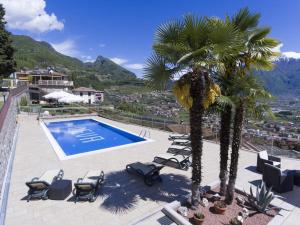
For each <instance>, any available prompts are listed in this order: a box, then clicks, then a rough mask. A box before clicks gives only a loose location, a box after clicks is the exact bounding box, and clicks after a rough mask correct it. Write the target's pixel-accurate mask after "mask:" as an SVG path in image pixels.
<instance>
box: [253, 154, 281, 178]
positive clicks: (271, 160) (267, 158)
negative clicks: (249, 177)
mask: <svg viewBox="0 0 300 225" xmlns="http://www.w3.org/2000/svg"><path fill="white" fill-rule="evenodd" d="M266 163H268V164H270V165H273V166H276V167H278V168H280V167H281V159H280V158H278V157H275V156H271V155H268V153H267V151H261V152H259V153H257V164H256V170H257V171H258V172H261V173H263V171H264V165H265V164H266Z"/></svg>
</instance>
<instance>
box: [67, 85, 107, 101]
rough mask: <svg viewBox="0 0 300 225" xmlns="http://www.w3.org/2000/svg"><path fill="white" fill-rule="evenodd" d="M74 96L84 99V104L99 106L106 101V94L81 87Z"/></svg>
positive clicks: (74, 91) (75, 91) (74, 92)
mask: <svg viewBox="0 0 300 225" xmlns="http://www.w3.org/2000/svg"><path fill="white" fill-rule="evenodd" d="M73 94H74V95H78V96H81V97H83V98H84V103H88V104H97V103H100V102H103V101H104V92H103V91H97V90H95V89H92V88H87V87H79V88H76V89H74V90H73Z"/></svg>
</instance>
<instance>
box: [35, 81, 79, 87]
mask: <svg viewBox="0 0 300 225" xmlns="http://www.w3.org/2000/svg"><path fill="white" fill-rule="evenodd" d="M38 85H44V86H66V87H70V86H74V83H73V81H68V80H39V81H38Z"/></svg>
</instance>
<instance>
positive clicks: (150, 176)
mask: <svg viewBox="0 0 300 225" xmlns="http://www.w3.org/2000/svg"><path fill="white" fill-rule="evenodd" d="M162 168H163V166H157V165H155V164H153V163H152V164H145V163H141V162H135V163H131V164H128V165H127V166H126V171H127V172H128V173H136V174H138V175H141V176H142V177H143V178H144V182H145V184H146V185H148V186H152V185H153V184H154V182H155V181H162V179H161V177H160V175H159V172H160V170H161V169H162Z"/></svg>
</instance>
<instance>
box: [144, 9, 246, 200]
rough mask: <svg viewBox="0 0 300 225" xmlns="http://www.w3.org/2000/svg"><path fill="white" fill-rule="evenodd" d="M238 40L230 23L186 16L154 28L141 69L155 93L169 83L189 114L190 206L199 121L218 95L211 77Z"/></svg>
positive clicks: (196, 183)
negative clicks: (171, 83) (190, 153)
mask: <svg viewBox="0 0 300 225" xmlns="http://www.w3.org/2000/svg"><path fill="white" fill-rule="evenodd" d="M239 40H240V36H239V34H238V32H237V30H236V28H235V27H234V26H233V25H232V24H230V23H224V22H223V21H221V20H219V19H216V18H207V17H204V18H199V17H196V16H192V15H188V16H185V17H184V19H183V20H177V21H173V22H169V23H166V24H164V25H161V26H160V27H159V28H158V30H157V33H156V35H155V43H154V46H153V49H154V52H155V53H154V54H153V55H152V57H150V58H149V60H148V62H147V66H146V68H145V76H144V77H145V78H146V79H147V80H148V81H149V84H150V85H151V86H152V87H153V88H155V89H164V88H165V87H166V85H167V84H169V82H170V81H172V80H173V82H174V88H173V91H174V95H175V96H176V98H177V100H178V102H179V103H180V104H182V105H183V106H184V107H186V108H187V109H188V110H189V114H190V128H191V129H190V130H191V135H190V137H191V147H192V198H191V203H192V205H193V206H197V205H198V204H199V199H200V193H199V190H200V185H201V180H202V147H203V143H202V142H203V141H202V117H203V113H204V111H205V109H207V108H208V106H209V105H210V104H212V103H214V102H215V100H216V97H217V96H219V95H220V89H219V86H218V85H216V83H215V82H214V79H213V77H212V76H211V75H212V74H213V73H214V72H215V71H216V68H218V67H220V66H221V65H220V62H222V60H224V61H225V59H226V58H230V57H231V55H235V54H236V52H238V51H239V50H240V49H239V47H240V41H239ZM174 78H178V79H174Z"/></svg>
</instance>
